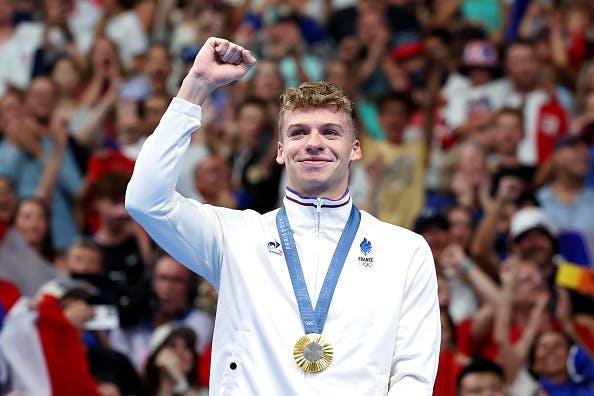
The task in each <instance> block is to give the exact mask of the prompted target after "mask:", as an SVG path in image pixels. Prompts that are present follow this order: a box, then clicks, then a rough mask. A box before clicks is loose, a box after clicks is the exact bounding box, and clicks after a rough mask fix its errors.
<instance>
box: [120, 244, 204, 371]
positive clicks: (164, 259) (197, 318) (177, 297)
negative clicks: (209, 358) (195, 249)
mask: <svg viewBox="0 0 594 396" xmlns="http://www.w3.org/2000/svg"><path fill="white" fill-rule="evenodd" d="M194 276H195V275H194V274H192V273H191V272H190V270H188V269H187V268H186V267H184V266H182V265H181V264H180V263H178V262H177V261H175V260H174V259H173V258H171V257H170V256H167V255H162V256H160V257H159V258H158V259H157V261H156V262H155V267H154V272H153V277H152V283H151V288H152V292H153V293H154V299H153V301H152V303H151V305H150V306H151V308H152V310H151V312H149V317H147V318H144V321H143V322H141V323H140V324H138V325H136V326H134V327H130V328H127V329H118V330H116V331H114V332H113V333H112V334H110V340H111V343H112V345H113V347H114V348H115V349H116V350H118V351H120V352H122V353H124V354H126V355H127V356H129V357H130V358H131V360H132V362H133V363H134V365H135V367H136V368H137V369H138V370H140V369H142V367H144V365H145V363H146V362H147V358H148V355H149V352H150V351H149V349H150V340H151V337H153V334H154V331H155V329H156V328H157V327H158V326H160V325H162V324H166V323H177V324H180V325H184V326H188V327H190V328H191V329H192V330H193V331H194V332H195V333H196V335H197V338H198V339H197V342H196V352H197V353H198V354H201V353H202V352H203V350H204V348H205V347H206V345H208V344H209V343H210V341H211V338H212V333H213V328H214V323H213V319H212V318H211V316H210V315H208V314H207V313H205V312H202V311H199V310H197V309H194V308H192V303H193V300H194V297H193V296H194V295H195V292H196V287H197V285H196V282H195V278H194Z"/></svg>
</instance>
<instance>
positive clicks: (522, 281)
mask: <svg viewBox="0 0 594 396" xmlns="http://www.w3.org/2000/svg"><path fill="white" fill-rule="evenodd" d="M516 265H518V269H517V271H518V272H517V274H516V277H517V278H516V288H515V294H514V300H515V304H516V306H519V307H522V308H530V307H532V306H533V305H534V303H535V301H536V296H539V295H541V294H542V293H544V292H545V291H546V287H547V286H546V283H545V278H544V275H543V273H542V271H541V270H540V269H539V268H538V267H537V266H536V264H534V263H533V262H530V261H519V262H518V263H516Z"/></svg>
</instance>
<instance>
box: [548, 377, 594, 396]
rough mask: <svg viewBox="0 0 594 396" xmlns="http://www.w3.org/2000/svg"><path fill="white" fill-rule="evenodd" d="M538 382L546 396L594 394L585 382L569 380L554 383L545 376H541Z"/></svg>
mask: <svg viewBox="0 0 594 396" xmlns="http://www.w3.org/2000/svg"><path fill="white" fill-rule="evenodd" d="M538 382H539V383H540V386H542V389H543V390H544V391H545V392H546V393H547V395H548V396H594V389H592V387H591V386H589V385H587V384H578V383H575V382H571V381H567V382H564V383H562V384H554V383H552V382H549V381H548V380H547V379H545V378H541V379H540V380H539V381H538Z"/></svg>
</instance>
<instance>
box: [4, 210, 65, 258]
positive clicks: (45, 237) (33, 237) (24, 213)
mask: <svg viewBox="0 0 594 396" xmlns="http://www.w3.org/2000/svg"><path fill="white" fill-rule="evenodd" d="M50 217H51V215H50V209H49V207H48V206H47V204H46V203H45V202H44V201H43V200H41V199H39V198H26V199H23V200H21V201H20V202H19V203H18V204H17V207H16V210H15V216H14V227H15V229H16V230H17V231H18V232H19V233H20V234H21V236H22V237H23V238H24V239H25V241H27V243H28V244H29V246H31V247H32V248H33V250H35V251H36V252H37V254H39V255H40V256H41V257H43V258H44V259H45V260H47V261H48V262H50V263H51V262H53V261H54V258H55V257H54V249H53V244H52V234H51V231H50V229H49V220H50Z"/></svg>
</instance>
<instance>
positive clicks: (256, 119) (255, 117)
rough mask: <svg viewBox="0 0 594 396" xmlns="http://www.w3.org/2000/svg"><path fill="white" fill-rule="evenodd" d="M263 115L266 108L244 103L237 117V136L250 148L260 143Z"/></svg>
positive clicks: (264, 115)
mask: <svg viewBox="0 0 594 396" xmlns="http://www.w3.org/2000/svg"><path fill="white" fill-rule="evenodd" d="M265 117H266V110H265V109H264V108H263V107H260V106H258V105H256V104H251V103H250V104H246V105H244V106H243V107H242V108H241V110H240V111H239V115H238V117H237V128H238V130H239V138H240V139H241V140H242V141H243V143H244V144H246V145H247V146H249V147H252V148H257V147H258V146H259V145H260V136H261V134H262V132H263V126H264V120H265Z"/></svg>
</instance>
